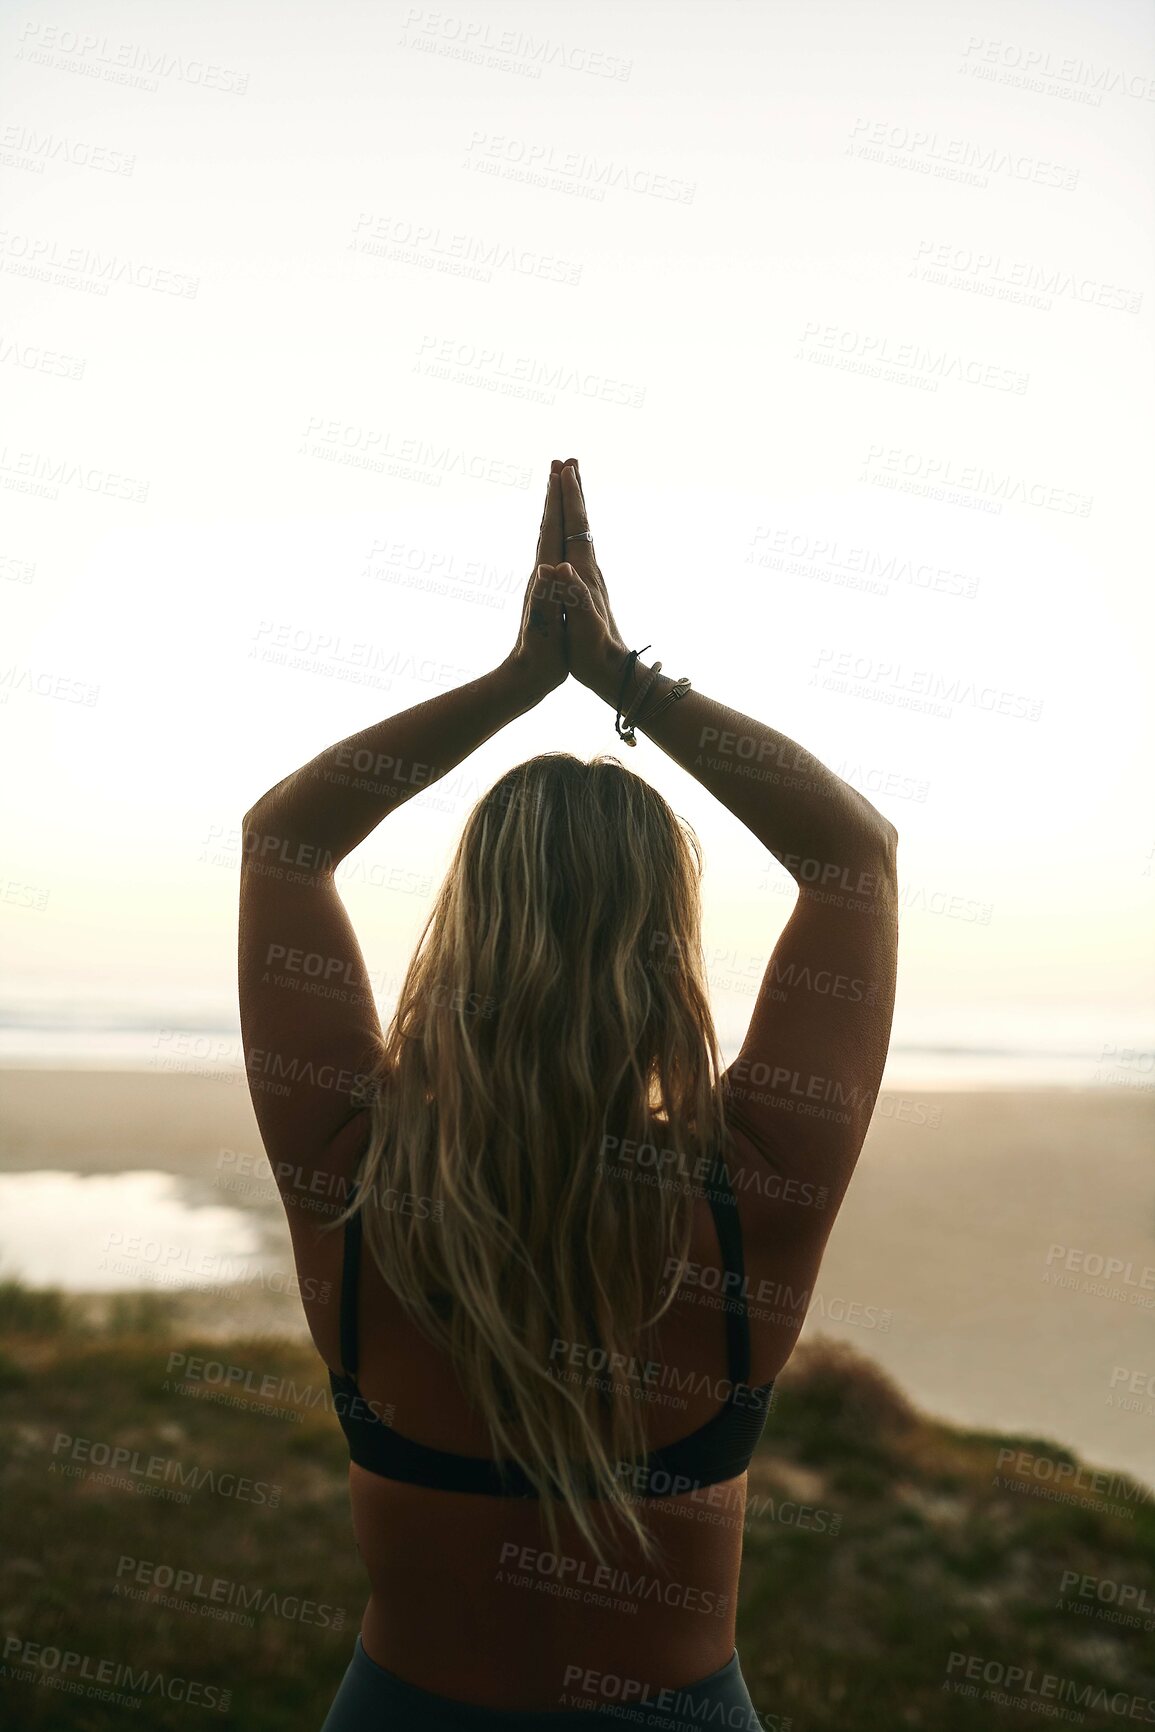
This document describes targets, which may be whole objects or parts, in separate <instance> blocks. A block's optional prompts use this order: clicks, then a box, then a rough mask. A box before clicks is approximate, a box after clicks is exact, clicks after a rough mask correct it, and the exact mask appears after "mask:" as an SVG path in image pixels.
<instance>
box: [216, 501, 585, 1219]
mask: <svg viewBox="0 0 1155 1732" xmlns="http://www.w3.org/2000/svg"><path fill="white" fill-rule="evenodd" d="M560 548H561V504H560V484H559V482H558V479H557V476H556V474H555V475H553V476H551V479H550V484H549V491H548V494H547V501H546V509H545V514H544V516H543V519H542V525H541V530H540V533H539V539H538V550H537V554H538V557H537V563H536V564H535V567H534V573H533V575H532V576H531V577H530V579H529V582H528V584H527V587H526V593H525V601H524V604H523V608H522V617H521V628H520V631H519V633H518V639H517V643H516V644H515V645H514V648H513V649H512V650H511V652H510V654H509V655H508V656H507V657H506V659H505V660H504V661H503V662H502V663H501V664H500V665H499V666H497V667H495V668H494V669H493V670H492V672H490V673H487V674H483V675H482V676H481V678H480V679H476V680H471V681H470V682H469V683H468V684H467V685H463V686H459V687H458V688H457V689H456V690H455V691H451V692H442V693H440V694H439V695H438V696H437V697H435V698H430V699H429V700H428V701H427V702H426V703H423V704H417V705H416V706H415V707H414V708H413V709H409V710H405V711H404V712H402V714H400V715H397V716H390V717H388V718H387V719H386V720H385V721H383V722H378V723H376V724H375V726H373V727H370V728H365V729H363V730H362V731H361V732H360V733H357V734H352V735H350V736H349V738H348V739H345V740H341V741H339V742H338V743H337V744H336V745H335V746H330V747H329V748H328V749H327V750H326V751H324V752H322V753H320V754H319V756H317V757H315V758H313V759H311V760H310V762H309V763H307V764H304V765H303V766H302V767H301V768H300V769H299V770H295V771H294V772H293V773H292V774H291V775H289V776H286V777H285V779H284V780H283V781H281V782H278V783H277V785H276V786H275V787H273V788H270V789H269V791H268V792H267V793H265V794H263V795H262V796H261V798H260V799H259V800H257V801H256V802H255V803H254V805H253V806H251V807H250V809H249V811H248V812H247V813H246V814H245V819H244V851H243V855H242V864H241V883H240V908H239V931H238V979H239V993H240V1014H241V1036H242V1044H243V1050H244V1055H245V1066H246V1071H247V1076H248V1083H249V1091H250V1094H251V1096H252V1101H253V1107H254V1110H255V1112H256V1116H257V1123H258V1125H259V1127H260V1131H261V1137H262V1140H263V1142H264V1145H265V1149H266V1152H267V1154H268V1156H269V1161H270V1164H271V1165H272V1167H273V1171H274V1173H275V1174H276V1176H277V1179H278V1183H279V1184H280V1187H281V1195H282V1197H283V1199H284V1201H285V1204H286V1206H287V1207H289V1206H290V1205H291V1204H293V1203H295V1202H298V1201H299V1200H300V1196H301V1188H302V1183H303V1181H307V1180H310V1179H311V1178H312V1177H314V1176H316V1175H318V1174H320V1175H321V1176H322V1177H323V1176H324V1174H325V1173H326V1172H329V1173H330V1174H331V1175H332V1176H333V1177H334V1178H335V1179H336V1178H339V1177H343V1176H344V1174H345V1170H347V1167H348V1148H347V1146H346V1143H344V1142H341V1141H340V1140H339V1139H340V1135H341V1133H343V1132H344V1130H345V1127H346V1126H347V1125H349V1123H350V1121H351V1119H352V1117H353V1114H354V1107H353V1105H352V1103H351V1100H350V1096H351V1095H352V1094H353V1093H354V1092H355V1090H356V1089H357V1088H358V1087H359V1086H360V1085H361V1084H362V1083H363V1082H364V1080H365V1076H366V1074H367V1072H368V1071H369V1069H370V1068H371V1067H372V1065H373V1063H374V1061H375V1059H376V1057H377V1056H378V1053H379V1051H380V1043H381V1028H380V1024H379V1021H378V1017H377V1012H376V1008H375V1005H374V1002H373V994H372V991H371V988H370V983H369V977H368V974H367V971H366V968H365V963H364V960H363V958H362V955H361V950H360V948H359V946H358V943H357V938H356V935H355V933H354V931H353V927H352V924H351V922H350V920H349V916H348V914H347V913H346V910H345V907H344V904H343V903H342V901H341V898H340V895H339V894H338V891H337V887H336V884H335V882H334V878H333V874H334V872H335V870H336V868H337V866H338V865H339V864H340V862H341V861H342V860H343V859H344V857H345V856H346V855H347V854H348V853H350V852H351V850H352V849H354V848H356V847H357V845H358V844H359V843H360V842H362V841H364V839H365V837H366V836H368V835H369V834H370V832H371V831H372V830H374V829H375V828H376V826H377V825H378V824H379V823H380V822H381V820H382V818H384V817H386V816H387V815H388V814H389V813H390V812H393V811H395V810H396V809H397V807H398V806H399V805H401V804H403V803H404V802H405V801H406V800H408V799H411V798H412V796H413V795H414V794H416V793H419V792H420V790H421V789H422V788H426V787H429V786H430V785H431V783H433V782H435V781H437V780H438V779H439V778H440V777H442V776H444V775H446V774H447V773H448V772H449V771H450V770H452V769H453V768H454V766H455V765H457V764H459V763H460V762H461V760H462V759H463V758H465V757H467V756H468V754H469V753H470V752H473V751H475V750H476V749H477V747H478V746H480V745H481V744H482V743H483V741H485V740H488V739H489V738H490V737H491V736H492V735H493V734H495V733H496V732H497V731H498V729H500V728H502V727H504V726H505V725H506V723H508V722H510V721H512V720H513V718H514V717H515V716H519V715H522V714H524V712H525V711H526V710H529V709H531V708H532V707H533V706H534V705H535V704H538V703H540V702H541V699H542V698H543V697H544V696H545V694H546V693H547V692H548V691H550V690H552V689H553V687H554V686H557V685H560V684H561V682H562V681H563V680H564V679H565V678H566V677H567V674H568V666H569V664H568V660H567V645H566V639H565V630H564V621H563V616H562V609H561V605H560V603H559V602H558V601H556V600H555V599H552V598H551V597H549V596H546V595H544V594H543V593H542V592H543V590H544V588H545V586H546V580H545V579H544V578H541V577H539V575H538V565H540V564H541V562H542V560H543V558H544V557H545V556H546V555H547V554H548V555H549V557H550V559H551V561H552V560H553V559H554V558H555V557H556V555H557V554H558V553H559V552H560ZM304 1195H305V1200H306V1202H307V1203H313V1202H315V1200H316V1199H315V1193H310V1192H309V1191H308V1188H307V1185H306V1188H305V1192H304ZM341 1200H342V1201H343V1200H344V1199H343V1198H341ZM292 1219H293V1215H292V1214H290V1222H291V1221H292Z"/></svg>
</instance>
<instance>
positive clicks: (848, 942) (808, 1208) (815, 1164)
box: [558, 466, 898, 1267]
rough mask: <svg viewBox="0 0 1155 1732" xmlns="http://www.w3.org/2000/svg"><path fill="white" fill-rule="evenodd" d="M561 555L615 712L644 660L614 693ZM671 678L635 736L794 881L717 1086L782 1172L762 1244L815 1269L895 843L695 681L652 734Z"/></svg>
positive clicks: (876, 1051)
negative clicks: (805, 1259)
mask: <svg viewBox="0 0 1155 1732" xmlns="http://www.w3.org/2000/svg"><path fill="white" fill-rule="evenodd" d="M562 502H563V514H564V517H565V527H566V530H567V532H568V531H571V530H584V529H586V528H587V527H588V521H587V518H586V514H585V500H584V498H583V495H582V491H581V486H580V481H579V479H578V476H577V472H576V469H574V470H573V471H570V470H569V468H568V466H567V468H566V469H565V470H563V475H562ZM567 554H568V566H569V567H570V568H572V569H567V566H566V565H562V566H559V567H558V578H559V581H561V582H562V583H564V584H565V585H566V594H565V597H564V599H565V601H566V630H567V634H568V635H569V636H570V638H571V651H570V659H571V668H572V671H573V673H574V675H575V677H576V678H577V679H579V680H581V682H582V683H583V684H584V685H586V686H588V687H589V689H590V690H591V691H594V692H596V693H597V695H598V696H599V697H600V698H602V699H603V701H604V702H605V703H606V704H608V705H610V706H611V707H612V708H613V709H615V710H617V709H619V708H620V709H622V710H623V713H624V711H625V709H626V708H628V706H629V702H630V697H631V696H632V694H633V693H635V692H637V691H640V689H641V684H642V682H644V681H645V679H646V678H647V677H648V673H649V670H650V667H652V663H651V664H642V665H641V666H640V667H639V668H637V669H636V671H635V672H633V673H632V674H631V675H630V679H629V683H628V686H627V690H626V693H625V696H624V698H623V696H622V693H621V684H622V678H623V674H624V673H625V669H626V663H627V658H628V656H629V653H630V652H629V650H628V648H627V646H626V645H625V643H624V642H623V640H622V636H621V633H620V632H619V630H618V628H617V625H616V622H615V621H614V617H613V610H612V608H611V607H610V604H609V595H608V592H607V589H606V583H605V578H604V577H603V575H602V573H601V570H600V568H599V567H598V565H597V562H596V560H595V559H594V555H593V548H592V544H591V543H590V542H586V541H577V540H570V541H569V542H568V544H567ZM673 683H674V682H673V680H672V679H668V678H667V677H666V676H665V674H664V673H663V674H659V676H658V679H657V681H656V682H655V685H654V686H653V687H652V688H651V691H650V694H649V696H648V697H647V699H646V702H645V705H644V712H643V714H642V716H641V718H640V719H637V720H635V722H634V723H633V725H634V727H635V728H636V729H638V730H640V731H641V732H642V733H645V734H647V735H648V736H649V737H650V738H651V739H652V740H653V741H654V743H655V745H658V746H660V747H661V748H662V750H663V751H664V752H665V753H666V754H667V755H668V756H669V757H671V758H673V759H674V761H675V762H676V763H679V764H681V765H682V767H683V769H685V770H688V771H689V773H690V774H691V775H692V776H694V777H695V778H696V779H697V780H698V781H699V782H700V783H701V784H702V786H703V787H705V788H708V789H709V791H710V793H712V794H713V795H714V796H715V797H716V798H717V799H718V800H720V801H721V802H722V804H723V805H724V806H726V807H727V808H728V809H729V810H730V811H731V812H733V814H734V816H735V817H736V818H738V819H740V820H741V822H742V823H743V824H745V825H746V827H747V828H748V829H749V830H750V831H751V832H752V833H753V834H754V835H755V836H756V837H757V838H758V840H759V841H760V842H761V843H762V844H763V846H764V847H765V848H767V849H768V850H769V852H770V853H771V854H773V855H774V857H775V859H776V860H778V861H779V862H780V863H781V864H782V866H783V867H784V868H785V869H786V871H787V872H789V873H790V875H791V877H792V878H793V879H794V881H795V883H796V884H797V886H798V898H797V901H796V902H795V905H794V908H793V909H792V911H791V913H790V916H789V918H788V919H787V921H786V924H785V926H784V927H783V928H782V930H781V932H780V933H779V935H778V939H777V943H776V944H775V946H774V950H773V954H772V955H771V957H770V961H769V964H768V966H767V968H766V971H765V974H764V977H763V980H762V985H761V988H760V990H759V993H758V996H757V999H756V1002H755V1005H754V1012H753V1015H752V1017H751V1019H750V1026H749V1029H748V1031H747V1034H746V1038H745V1040H744V1041H743V1043H742V1047H741V1050H740V1051H739V1053H738V1056H737V1058H736V1059H735V1060H734V1062H733V1063H732V1064H731V1065H730V1067H729V1069H728V1070H727V1072H726V1075H725V1079H724V1081H725V1087H726V1091H727V1095H728V1099H729V1110H730V1116H731V1117H732V1118H733V1119H734V1120H735V1121H736V1122H737V1124H738V1126H739V1128H741V1129H743V1130H744V1131H745V1132H746V1135H747V1137H748V1139H749V1141H750V1142H751V1143H752V1144H753V1146H754V1147H755V1148H756V1150H757V1151H758V1153H759V1154H760V1155H761V1156H762V1158H763V1160H764V1161H765V1162H766V1163H768V1165H769V1166H770V1168H771V1169H772V1170H773V1174H774V1176H775V1183H774V1184H773V1185H771V1184H769V1183H767V1184H766V1185H765V1186H764V1187H762V1188H761V1195H762V1197H763V1199H764V1204H765V1207H764V1209H763V1210H762V1212H761V1218H762V1223H763V1227H764V1240H763V1242H764V1243H765V1244H767V1245H769V1244H771V1243H772V1242H774V1241H775V1240H778V1239H780V1237H781V1230H782V1229H783V1228H785V1229H786V1234H787V1237H788V1239H789V1240H790V1241H791V1242H792V1243H793V1244H794V1245H795V1247H796V1248H797V1249H798V1250H799V1254H809V1255H810V1256H812V1258H815V1259H816V1258H818V1257H819V1256H820V1255H821V1248H822V1246H823V1245H824V1244H825V1241H826V1238H827V1236H828V1234H829V1232H830V1229H831V1227H832V1226H833V1224H834V1219H835V1217H836V1215H837V1213H838V1208H839V1206H840V1204H841V1202H842V1198H843V1196H844V1195H845V1192H846V1188H847V1186H848V1185H849V1183H850V1180H851V1177H852V1176H853V1172H854V1168H855V1165H856V1163H857V1160H858V1155H859V1152H860V1150H861V1148H862V1144H863V1142H864V1141H865V1138H866V1133H867V1130H868V1129H869V1126H870V1120H871V1117H872V1115H873V1112H874V1107H875V1104H876V1101H877V1098H878V1091H879V1088H880V1086H881V1082H882V1075H883V1070H884V1068H885V1065H886V1055H887V1051H888V1048H889V1044H890V1031H891V1023H892V1018H893V1012H894V997H895V985H896V977H897V962H898V867H897V847H898V832H897V831H896V829H895V828H894V826H893V824H891V823H890V821H889V820H888V819H887V818H885V817H884V816H883V814H882V813H881V812H879V811H878V810H877V808H876V807H874V806H873V805H871V803H870V801H869V800H867V799H866V798H865V797H864V796H863V795H862V794H860V793H858V792H857V790H855V789H854V788H851V787H850V785H849V784H848V783H847V782H844V781H843V780H842V779H841V777H839V776H837V775H835V774H834V772H833V771H832V770H829V769H827V767H826V766H825V765H824V764H822V763H821V762H820V761H819V760H818V759H817V758H815V757H813V756H812V755H811V754H810V753H808V752H806V751H805V750H804V749H803V748H802V747H801V746H799V745H797V744H796V742H795V741H793V740H791V739H789V738H788V737H787V736H786V735H785V734H780V733H777V732H776V731H775V730H774V729H773V728H771V727H768V726H767V725H766V724H765V723H764V722H758V721H755V720H754V718H753V717H751V716H747V715H743V714H742V713H741V712H740V711H738V710H732V709H729V708H727V707H726V706H725V705H724V704H721V703H718V702H717V701H716V700H715V699H713V698H711V697H708V696H707V695H706V694H705V693H704V692H701V691H699V690H697V689H696V688H695V687H693V686H691V687H690V689H689V690H688V691H687V692H686V694H685V695H684V696H683V697H681V698H679V699H677V700H676V701H675V702H673V703H669V704H667V705H666V707H665V708H664V709H663V710H662V712H661V714H660V715H658V716H656V717H654V719H653V720H652V721H651V722H650V723H647V722H646V719H645V713H646V712H648V713H650V714H651V715H653V712H654V709H655V707H656V706H657V704H658V703H659V702H660V700H661V698H662V697H663V696H664V695H665V693H666V692H667V691H669V689H670V687H671V686H672V685H673ZM807 1247H809V1251H808V1252H807ZM814 1266H815V1267H816V1266H817V1264H816V1262H815V1264H814Z"/></svg>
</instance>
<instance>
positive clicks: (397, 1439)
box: [329, 1162, 774, 1497]
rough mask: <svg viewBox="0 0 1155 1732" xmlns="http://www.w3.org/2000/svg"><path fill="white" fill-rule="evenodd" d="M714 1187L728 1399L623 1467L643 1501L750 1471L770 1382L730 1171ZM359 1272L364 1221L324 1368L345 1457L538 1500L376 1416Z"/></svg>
mask: <svg viewBox="0 0 1155 1732" xmlns="http://www.w3.org/2000/svg"><path fill="white" fill-rule="evenodd" d="M714 1170H715V1174H716V1175H717V1189H716V1190H715V1189H714V1188H708V1189H707V1193H706V1194H707V1197H708V1200H709V1204H710V1210H711V1213H712V1214H713V1217H714V1225H715V1227H716V1229H717V1233H718V1243H719V1245H720V1247H721V1250H722V1257H723V1263H724V1266H725V1269H726V1273H727V1275H728V1276H729V1277H730V1280H729V1282H728V1283H727V1284H726V1286H725V1287H724V1289H723V1291H724V1292H732V1293H734V1294H735V1295H736V1296H737V1297H736V1298H734V1299H730V1300H728V1301H723V1303H725V1304H726V1307H727V1308H726V1347H727V1355H728V1379H729V1382H730V1393H729V1395H728V1397H727V1399H726V1401H725V1402H724V1404H723V1405H722V1407H721V1408H720V1409H719V1410H718V1412H717V1413H715V1414H714V1416H713V1418H712V1419H708V1420H707V1421H706V1423H705V1424H704V1425H700V1426H699V1427H698V1429H697V1430H696V1431H692V1432H691V1433H690V1434H689V1436H688V1437H680V1438H677V1439H676V1440H675V1441H674V1442H673V1443H667V1444H665V1445H663V1447H662V1448H661V1449H653V1450H650V1452H649V1453H648V1454H647V1455H646V1456H645V1457H644V1459H643V1461H642V1462H641V1463H634V1462H629V1463H623V1464H622V1468H623V1472H625V1473H627V1474H628V1476H629V1489H630V1491H631V1492H634V1493H636V1495H638V1496H639V1497H673V1496H677V1495H679V1494H681V1493H684V1492H689V1491H696V1490H697V1489H699V1488H700V1487H702V1486H708V1485H715V1484H717V1483H718V1482H719V1481H720V1480H728V1479H735V1478H737V1477H738V1475H739V1474H742V1473H744V1472H745V1471H746V1468H747V1467H748V1465H749V1462H750V1458H751V1456H752V1455H753V1453H754V1451H755V1449H756V1448H757V1446H758V1440H759V1438H760V1437H761V1435H762V1430H763V1427H764V1425H765V1423H766V1415H767V1412H768V1409H769V1398H770V1391H771V1390H772V1389H773V1387H774V1379H773V1378H771V1380H770V1382H769V1383H763V1384H760V1385H759V1386H758V1387H757V1388H752V1387H751V1386H750V1385H749V1384H748V1383H747V1382H746V1378H747V1376H748V1375H749V1371H750V1320H749V1317H748V1315H747V1311H746V1293H745V1285H746V1282H745V1265H744V1262H743V1257H742V1225H741V1221H740V1218H739V1215H738V1205H737V1203H736V1201H735V1199H734V1192H733V1189H732V1188H731V1185H730V1182H729V1177H728V1175H727V1173H726V1169H725V1167H724V1165H723V1164H722V1163H721V1162H718V1163H716V1165H715V1169H714ZM360 1269H361V1214H360V1211H358V1212H357V1214H355V1215H352V1216H350V1218H349V1219H348V1220H347V1221H346V1223H345V1248H344V1264H343V1268H342V1272H341V1317H340V1328H341V1363H342V1365H343V1367H344V1370H343V1372H342V1373H341V1374H340V1375H338V1373H337V1372H335V1371H333V1370H332V1369H330V1371H329V1385H330V1388H331V1389H332V1392H333V1406H334V1409H335V1411H336V1413H337V1417H338V1419H339V1420H340V1422H341V1428H342V1430H343V1431H344V1433H345V1436H346V1438H347V1439H348V1442H349V1455H350V1458H351V1459H352V1460H353V1461H355V1462H356V1463H357V1466H358V1467H363V1468H365V1469H367V1470H368V1472H370V1473H375V1474H379V1475H380V1476H381V1477H382V1478H383V1479H395V1480H402V1481H404V1482H405V1483H406V1484H408V1485H424V1486H431V1487H434V1488H436V1489H439V1490H441V1491H465V1492H482V1493H487V1494H489V1495H490V1496H492V1497H536V1496H537V1495H538V1494H537V1492H536V1490H535V1488H534V1486H533V1484H532V1483H531V1481H530V1480H529V1479H528V1478H527V1477H526V1475H525V1473H524V1472H523V1471H522V1469H521V1468H520V1467H519V1466H518V1464H517V1463H516V1462H513V1461H504V1462H502V1461H491V1460H489V1459H487V1458H486V1457H484V1456H474V1455H456V1454H454V1453H453V1452H452V1451H450V1450H444V1449H433V1448H431V1447H430V1446H429V1445H428V1444H424V1443H415V1442H414V1441H413V1440H412V1439H411V1438H407V1437H402V1435H401V1433H400V1432H398V1431H395V1430H394V1429H393V1428H392V1426H390V1425H389V1424H387V1423H386V1422H385V1420H383V1419H382V1418H381V1416H380V1415H379V1414H378V1413H376V1412H374V1411H373V1408H372V1407H371V1405H370V1403H369V1402H368V1401H367V1400H366V1399H365V1397H364V1396H363V1395H362V1394H361V1391H360V1389H359V1388H358V1386H357V1288H358V1278H359V1275H360Z"/></svg>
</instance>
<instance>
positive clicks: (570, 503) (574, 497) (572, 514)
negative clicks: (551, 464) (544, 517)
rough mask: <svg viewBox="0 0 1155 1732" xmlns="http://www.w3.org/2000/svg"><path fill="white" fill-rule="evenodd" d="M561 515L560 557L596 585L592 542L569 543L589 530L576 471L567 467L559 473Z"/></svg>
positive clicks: (596, 578)
mask: <svg viewBox="0 0 1155 1732" xmlns="http://www.w3.org/2000/svg"><path fill="white" fill-rule="evenodd" d="M561 500H562V513H563V515H564V517H565V536H566V540H565V552H564V554H563V555H562V557H563V558H564V559H567V560H568V561H569V563H570V564H571V565H572V566H573V568H574V570H575V571H578V572H580V573H581V575H582V577H584V578H585V579H586V580H587V582H589V583H593V584H596V583H597V581H598V575H599V574H598V568H597V561H596V560H595V559H594V548H593V542H592V541H586V540H584V539H583V540H581V541H571V540H570V539H569V537H570V536H572V535H574V534H583V533H584V532H585V531H586V530H588V529H589V526H590V525H589V518H588V517H587V516H586V502H585V499H584V498H583V497H582V490H581V483H580V482H579V481H578V478H577V470H576V469H573V468H570V467H569V466H568V465H567V466H566V467H565V468H564V469H563V470H562V472H561Z"/></svg>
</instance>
